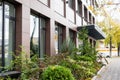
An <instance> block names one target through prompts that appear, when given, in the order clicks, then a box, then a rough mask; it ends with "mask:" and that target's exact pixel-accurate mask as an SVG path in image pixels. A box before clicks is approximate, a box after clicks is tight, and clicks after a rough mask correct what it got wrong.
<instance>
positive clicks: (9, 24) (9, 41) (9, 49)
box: [4, 18, 15, 66]
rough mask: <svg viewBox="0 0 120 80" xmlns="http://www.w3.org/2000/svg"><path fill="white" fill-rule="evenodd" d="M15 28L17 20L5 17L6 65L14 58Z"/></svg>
mask: <svg viewBox="0 0 120 80" xmlns="http://www.w3.org/2000/svg"><path fill="white" fill-rule="evenodd" d="M14 28H15V22H14V21H12V20H9V19H8V18H5V36H4V48H5V66H8V65H9V64H10V61H11V60H12V53H13V48H14V45H13V44H14Z"/></svg>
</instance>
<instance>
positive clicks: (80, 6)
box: [78, 0, 83, 16]
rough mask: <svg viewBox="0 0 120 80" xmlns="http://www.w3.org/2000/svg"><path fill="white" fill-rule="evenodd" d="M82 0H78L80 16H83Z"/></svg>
mask: <svg viewBox="0 0 120 80" xmlns="http://www.w3.org/2000/svg"><path fill="white" fill-rule="evenodd" d="M82 9H83V8H82V2H81V1H79V0H78V13H79V15H80V16H82Z"/></svg>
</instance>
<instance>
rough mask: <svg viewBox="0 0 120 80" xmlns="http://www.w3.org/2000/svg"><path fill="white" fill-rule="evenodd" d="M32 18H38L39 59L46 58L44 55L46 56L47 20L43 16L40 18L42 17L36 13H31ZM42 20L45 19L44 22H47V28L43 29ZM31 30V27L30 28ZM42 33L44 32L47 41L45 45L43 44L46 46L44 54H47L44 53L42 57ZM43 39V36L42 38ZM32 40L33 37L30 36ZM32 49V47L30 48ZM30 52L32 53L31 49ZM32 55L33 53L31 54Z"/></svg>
mask: <svg viewBox="0 0 120 80" xmlns="http://www.w3.org/2000/svg"><path fill="white" fill-rule="evenodd" d="M30 16H36V17H37V18H38V49H39V51H38V56H39V58H41V59H42V58H44V54H46V18H44V17H42V16H40V15H38V14H35V13H33V12H32V13H31V14H30ZM41 19H44V21H45V25H44V26H45V27H44V28H43V27H42V28H41V25H42V24H41ZM30 28H31V27H30ZM41 31H44V33H45V34H44V35H45V36H44V39H45V42H44V43H42V44H44V52H45V53H42V54H43V56H41V52H40V50H41V47H40V46H41V41H40V39H41ZM42 37H43V36H42ZM30 40H31V36H30ZM30 45H31V41H30ZM30 47H31V46H30ZM30 51H32V50H31V49H30ZM30 54H31V53H30ZM34 54H36V53H33V55H34Z"/></svg>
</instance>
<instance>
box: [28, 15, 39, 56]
mask: <svg viewBox="0 0 120 80" xmlns="http://www.w3.org/2000/svg"><path fill="white" fill-rule="evenodd" d="M38 30H39V18H38V17H36V16H34V15H31V16H30V50H31V56H32V55H33V54H39V35H38V33H39V32H38Z"/></svg>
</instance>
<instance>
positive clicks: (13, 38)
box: [0, 0, 103, 66]
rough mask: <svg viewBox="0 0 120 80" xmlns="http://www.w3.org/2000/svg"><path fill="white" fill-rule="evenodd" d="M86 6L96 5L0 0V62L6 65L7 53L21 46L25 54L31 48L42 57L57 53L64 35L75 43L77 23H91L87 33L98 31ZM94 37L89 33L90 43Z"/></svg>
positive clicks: (70, 0)
mask: <svg viewBox="0 0 120 80" xmlns="http://www.w3.org/2000/svg"><path fill="white" fill-rule="evenodd" d="M89 6H93V7H97V2H96V0H0V39H1V40H0V43H1V44H0V46H1V47H0V59H1V60H0V66H6V65H9V63H10V60H11V59H12V56H11V55H10V53H11V52H16V50H17V51H21V50H22V48H23V49H24V50H25V51H26V53H27V55H28V57H30V54H31V53H30V51H31V52H32V53H37V54H39V57H40V58H43V57H44V55H50V56H51V55H55V54H58V52H59V49H60V46H61V44H62V42H63V41H64V40H65V39H66V38H68V37H70V38H71V39H72V40H73V41H74V42H75V43H76V44H78V40H77V29H76V28H77V27H78V26H82V25H90V24H91V25H93V30H92V33H90V35H91V34H93V35H94V34H96V33H95V32H98V35H99V34H100V33H99V31H98V30H96V27H95V26H94V24H95V15H94V14H93V13H92V11H90V10H89V9H88V8H89ZM89 27H91V26H89ZM90 32H91V30H90ZM90 35H89V36H90ZM100 36H102V35H100ZM102 38H103V37H102ZM96 39H97V38H95V39H94V36H90V38H89V40H90V43H91V44H93V45H95V41H96ZM20 46H22V48H20Z"/></svg>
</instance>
